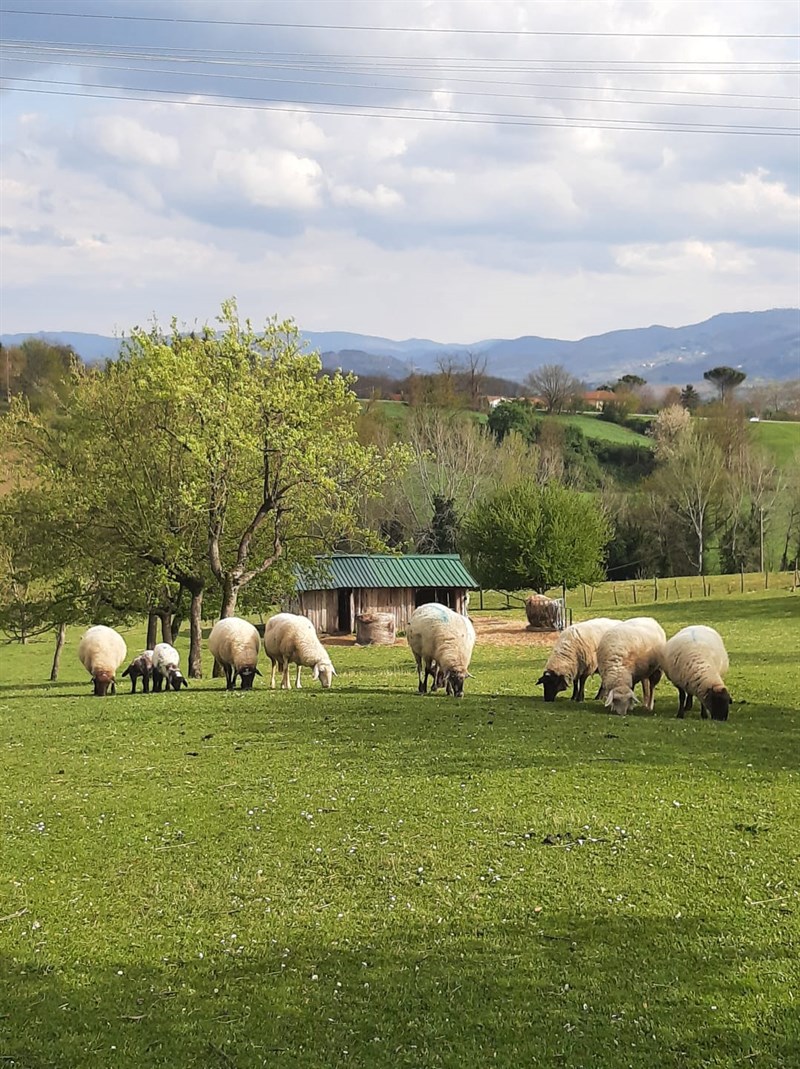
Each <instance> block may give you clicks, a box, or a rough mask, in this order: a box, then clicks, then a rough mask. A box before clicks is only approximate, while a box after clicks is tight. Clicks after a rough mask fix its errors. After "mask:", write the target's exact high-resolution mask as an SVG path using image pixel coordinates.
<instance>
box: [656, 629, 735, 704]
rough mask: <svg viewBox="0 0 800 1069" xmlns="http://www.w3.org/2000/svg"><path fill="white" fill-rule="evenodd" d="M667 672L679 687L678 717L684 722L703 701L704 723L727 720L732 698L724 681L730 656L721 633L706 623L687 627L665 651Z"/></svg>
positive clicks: (665, 668)
mask: <svg viewBox="0 0 800 1069" xmlns="http://www.w3.org/2000/svg"><path fill="white" fill-rule="evenodd" d="M663 665H664V672H665V674H666V676H667V678H668V679H669V680H670V682H671V683H674V684H675V686H676V687H677V688H678V716H679V717H680V718H681V719H683V717H684V716H685V714H686V711H687V709H691V708H692V698H693V697H697V698H698V699H699V701H700V715H701V716H702V717H703V719H704V720H706V719H707V718H708V714H709V713H710V714H711V719H712V720H727V719H728V711H729V709H730V705H731V696H730V694H729V693H728V689H727V687H726V686H725V682H724V680H723V678H722V676H723V674H724V673H725V672H727V671H728V653H727V651H726V649H725V643H724V642H723V641H722V637H721V636H720V634H719V632H717V631H715V630H714V628H713V627H706V626H705V625H704V624H694V625H693V626H692V627H684V629H683V630H682V631H679V632H678V633H677V635H673V636H672V638H671V639H670V640H669V642H667V644H666V646H665V648H664V660H663Z"/></svg>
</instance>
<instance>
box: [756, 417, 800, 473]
mask: <svg viewBox="0 0 800 1069" xmlns="http://www.w3.org/2000/svg"><path fill="white" fill-rule="evenodd" d="M750 434H751V435H752V437H753V439H754V441H755V442H756V443H757V444H758V445H760V446H761V447H762V448H764V449H766V450H767V452H769V453H771V454H772V456H773V457H774V458H775V460H776V461H777V463H778V465H779V466H780V467H782V468H785V467H787V466H788V465H789V464H790V463H792V462H795V463H796V460H795V456H796V454H797V452H798V450H800V423H778V422H769V421H762V422H761V423H751V424H750Z"/></svg>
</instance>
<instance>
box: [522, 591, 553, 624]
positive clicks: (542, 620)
mask: <svg viewBox="0 0 800 1069" xmlns="http://www.w3.org/2000/svg"><path fill="white" fill-rule="evenodd" d="M559 609H560V603H559V602H558V601H555V600H554V599H553V598H548V597H545V595H544V594H530V595H529V596H528V597H527V598H525V615H526V616H527V617H528V629H529V630H530V631H557V630H558V616H559Z"/></svg>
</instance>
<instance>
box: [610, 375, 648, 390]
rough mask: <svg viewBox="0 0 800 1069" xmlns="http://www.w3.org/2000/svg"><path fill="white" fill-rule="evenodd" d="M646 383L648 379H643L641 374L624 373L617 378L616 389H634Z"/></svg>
mask: <svg viewBox="0 0 800 1069" xmlns="http://www.w3.org/2000/svg"><path fill="white" fill-rule="evenodd" d="M646 385H647V379H643V378H642V376H641V375H622V376H621V377H620V378H619V379H617V382H616V385H615V386H614V389H615V390H619V389H622V390H623V392H624V391H625V390H633V389H635V388H636V387H637V386H646Z"/></svg>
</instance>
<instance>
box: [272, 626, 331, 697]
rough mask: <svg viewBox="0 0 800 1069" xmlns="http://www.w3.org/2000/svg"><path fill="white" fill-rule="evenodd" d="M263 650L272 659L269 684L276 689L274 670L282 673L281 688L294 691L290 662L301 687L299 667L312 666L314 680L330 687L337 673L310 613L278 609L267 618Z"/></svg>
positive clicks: (298, 686) (296, 683) (296, 684)
mask: <svg viewBox="0 0 800 1069" xmlns="http://www.w3.org/2000/svg"><path fill="white" fill-rule="evenodd" d="M264 649H265V651H266V654H267V657H269V659H270V661H271V662H272V677H271V679H270V684H269V685H270V687H272V688H273V690H274V689H275V672H276V670H277V669H278V668H280V670H281V673H282V678H281V688H282V689H283V690H287V689H288V690H291V689H292V684H291V682H290V681H289V665H290V664H296V665H297V676H296V678H295V686H296V687H297V689H298V690H300V689H301V687H300V669H301V668H313V669H314V672H313V675H312V678H313V679H318V680H319V681H320V683H321V684H322V686H323V687H324V688H325V690H327V689H328V688H329V687H330V685H331V683H332V682H333V677H334V676H335V675H336V669H335V668H334V667H333V665H332V663H331V659H330V656H329V655H328V651H327V650H326V649H325V647H324V646H323V645H322V643H321V642H320V640H319V638H318V637H317V631H316V628H315V627H314V625H313V623H312V622H311V621H310V620H309V619H308V617H307V616H297V615H295V614H294V613H291V612H279V613H278V614H277V615H276V616H272V617H271V618H270V619H269V620H267V625H266V627H265V628H264Z"/></svg>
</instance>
